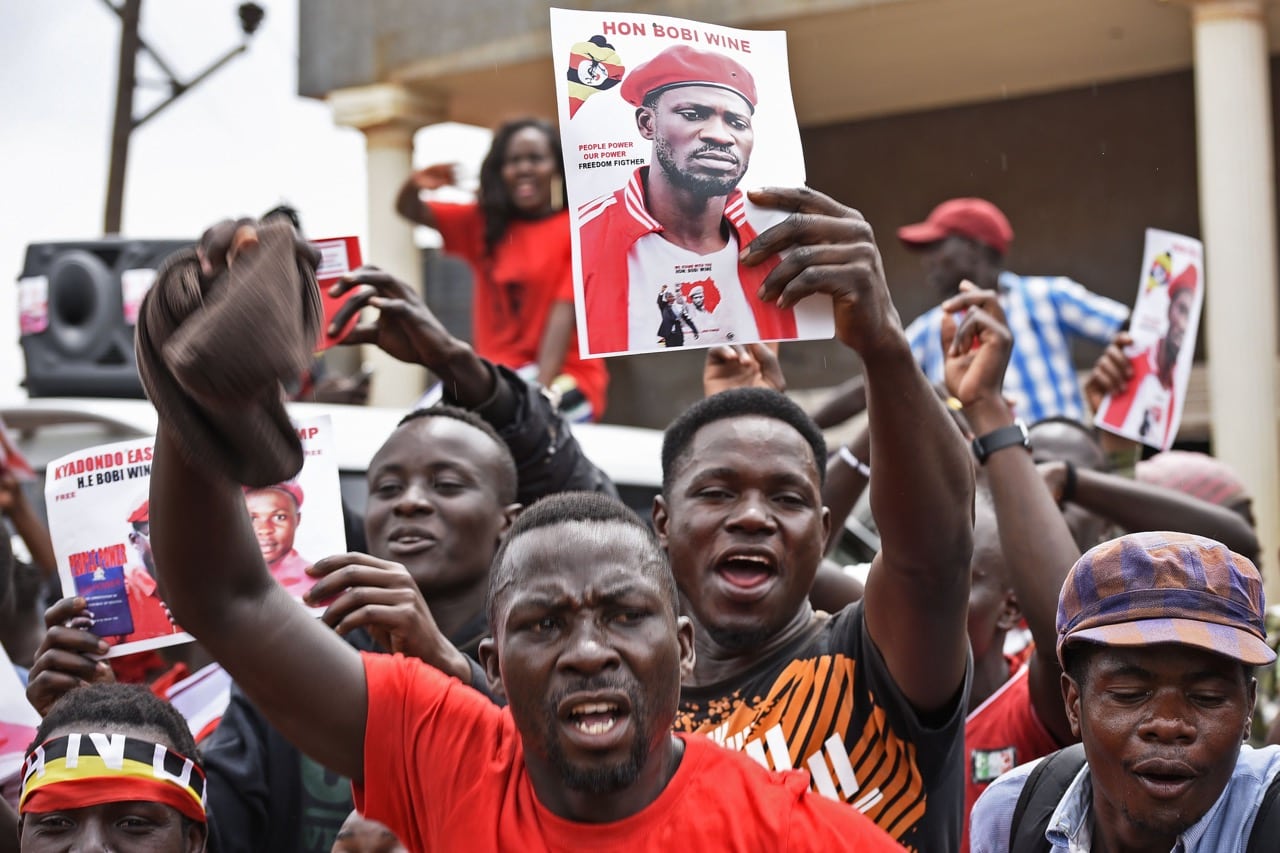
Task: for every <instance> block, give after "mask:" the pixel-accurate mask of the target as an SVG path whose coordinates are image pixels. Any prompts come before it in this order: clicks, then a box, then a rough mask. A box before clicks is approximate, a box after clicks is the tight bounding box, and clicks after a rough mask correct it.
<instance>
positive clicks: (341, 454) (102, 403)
mask: <svg viewBox="0 0 1280 853" xmlns="http://www.w3.org/2000/svg"><path fill="white" fill-rule="evenodd" d="M288 409H289V413H290V415H292V416H293V417H294V418H295V419H296V418H308V417H316V416H318V415H328V416H329V417H330V418H331V419H332V420H333V426H334V431H335V433H336V435H337V438H338V441H337V451H338V452H337V456H338V472H339V478H340V480H341V484H342V497H343V499H344V500H345V501H346V503H347V505H348V506H350V507H351V508H352V509H354V510H356V511H357V512H360V513H363V512H364V505H365V498H366V496H367V490H366V487H365V472H366V471H367V470H368V467H369V461H370V460H371V459H372V458H373V454H374V453H375V452H376V451H377V450H378V448H379V447H381V446H382V443H383V442H384V441H385V440H386V438H387V436H389V435H390V434H391V431H392V430H393V429H395V426H396V424H397V423H399V421H400V419H401V418H402V417H404V415H405V411H404V410H401V409H382V408H374V407H370V406H340V405H332V404H325V403H290V404H288ZM0 418H3V419H4V423H5V425H6V426H7V427H8V428H9V431H10V433H11V435H12V437H13V438H14V439H15V440H16V444H17V446H18V449H19V450H20V451H21V452H22V454H23V455H24V456H26V458H27V460H28V461H29V462H30V463H31V466H32V467H33V468H35V469H36V471H37V472H40V473H41V474H43V471H44V469H45V466H46V465H48V463H49V462H50V461H52V460H54V459H57V458H59V457H60V456H64V455H66V454H68V453H72V452H74V451H76V450H83V449H85V448H88V447H94V446H96V445H100V444H107V443H109V442H113V441H123V440H125V439H129V438H139V437H142V436H148V435H154V434H155V432H156V422H157V417H156V411H155V409H154V408H153V407H152V406H151V404H150V403H149V402H147V401H146V400H120V399H109V398H81V397H76V398H58V397H47V398H34V399H30V400H21V401H14V402H10V403H0ZM573 434H574V436H575V437H576V438H577V439H578V441H579V443H580V444H581V445H582V448H583V451H584V452H585V453H586V454H587V456H588V458H590V459H591V461H592V462H594V463H595V464H596V465H597V466H599V467H600V469H601V470H603V471H604V472H605V473H606V474H608V475H609V477H610V479H612V480H613V482H614V484H615V485H616V486H617V487H618V492H619V494H620V495H621V497H622V499H623V500H624V501H626V502H627V504H628V505H629V506H631V507H632V508H633V509H635V510H636V511H637V512H638V513H639V514H640V517H641V518H645V519H647V518H648V517H649V513H650V511H651V510H652V507H653V496H654V495H655V494H656V493H657V492H658V491H659V490H660V489H661V488H662V465H661V451H662V433H661V432H659V431H658V430H653V429H642V428H639V427H624V426H612V425H608V424H575V425H574V427H573ZM27 488H28V495H29V497H30V498H31V499H32V500H33V502H34V504H35V505H36V506H37V507H39V509H40V512H41V515H43V514H44V484H43V482H37V483H32V484H28V487H27Z"/></svg>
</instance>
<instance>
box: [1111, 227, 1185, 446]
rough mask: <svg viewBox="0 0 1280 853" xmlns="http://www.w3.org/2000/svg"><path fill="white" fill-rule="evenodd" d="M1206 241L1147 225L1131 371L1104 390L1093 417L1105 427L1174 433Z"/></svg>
mask: <svg viewBox="0 0 1280 853" xmlns="http://www.w3.org/2000/svg"><path fill="white" fill-rule="evenodd" d="M1204 284H1205V282H1204V245H1203V244H1202V243H1201V242H1200V241H1199V240H1196V239H1195V238H1193V237H1186V236H1183V235H1182V234H1173V233H1171V232H1169V231H1159V230H1157V229H1155V228H1148V229H1147V241H1146V247H1145V249H1144V251H1143V253H1142V272H1141V275H1140V277H1139V280H1138V300H1137V302H1135V303H1134V306H1133V315H1132V318H1131V320H1130V327H1129V334H1130V335H1131V336H1132V337H1133V344H1132V345H1130V346H1129V347H1127V348H1126V349H1125V355H1126V356H1127V357H1128V359H1129V365H1130V367H1131V368H1132V371H1133V375H1132V377H1131V378H1130V379H1129V381H1128V383H1127V384H1126V385H1125V387H1124V388H1123V389H1122V390H1120V391H1118V392H1116V393H1114V394H1109V395H1107V396H1106V397H1104V398H1103V400H1102V403H1101V404H1100V405H1099V406H1098V413H1097V415H1096V416H1095V418H1094V423H1095V424H1096V425H1097V426H1099V427H1100V428H1102V429H1105V430H1107V431H1108V432H1112V433H1115V434H1116V435H1121V436H1124V437H1125V438H1129V439H1132V440H1133V441H1138V442H1142V443H1143V444H1147V445H1150V446H1151V447H1155V448H1158V449H1160V450H1168V449H1169V448H1170V447H1171V446H1172V445H1173V441H1174V439H1175V438H1177V436H1178V426H1179V424H1181V423H1182V409H1183V407H1184V405H1185V404H1186V399H1187V380H1188V379H1189V378H1190V376H1191V360H1192V357H1193V355H1194V354H1195V350H1196V332H1197V330H1198V329H1199V327H1200V309H1201V306H1203V305H1204Z"/></svg>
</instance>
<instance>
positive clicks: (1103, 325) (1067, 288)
mask: <svg viewBox="0 0 1280 853" xmlns="http://www.w3.org/2000/svg"><path fill="white" fill-rule="evenodd" d="M898 238H899V239H900V240H902V242H903V243H905V244H906V245H907V246H908V247H909V248H911V249H913V250H915V251H917V252H919V253H920V254H921V256H922V258H923V260H924V266H925V276H926V278H927V280H928V283H929V286H930V287H931V288H932V289H933V291H934V293H935V295H936V296H937V298H938V301H939V302H941V301H942V300H944V299H947V298H948V297H950V296H953V295H955V294H956V293H957V292H958V291H959V287H960V282H962V281H965V280H968V281H971V282H973V283H974V284H976V285H977V286H978V287H980V288H985V289H998V290H999V291H1000V301H1001V304H1002V305H1003V307H1004V311H1005V315H1006V316H1007V317H1008V321H1009V329H1010V330H1011V331H1012V332H1013V355H1012V357H1011V358H1010V359H1009V368H1008V371H1007V372H1006V373H1005V377H1004V393H1005V395H1006V396H1007V397H1009V398H1011V399H1012V400H1013V401H1014V412H1015V414H1016V415H1017V416H1018V417H1019V418H1022V419H1023V420H1025V421H1026V422H1027V423H1034V422H1036V421H1038V420H1041V419H1042V418H1046V417H1050V416H1052V415H1065V416H1067V417H1071V418H1076V419H1077V420H1083V419H1084V404H1083V402H1082V400H1081V397H1080V386H1079V383H1078V382H1077V381H1076V373H1075V368H1074V366H1073V365H1072V362H1071V345H1070V339H1071V338H1073V337H1080V338H1085V339H1087V340H1090V341H1094V342H1095V343H1099V344H1105V343H1107V342H1108V341H1110V340H1111V337H1112V335H1114V334H1115V333H1116V332H1117V331H1118V330H1119V329H1120V326H1121V325H1122V324H1123V323H1124V321H1125V319H1126V318H1127V317H1128V316H1129V309H1128V307H1127V306H1125V305H1122V304H1120V303H1119V302H1115V301H1114V300H1111V299H1108V298H1106V297H1105V296H1099V295H1097V294H1096V293H1090V292H1089V291H1088V290H1086V289H1085V287H1084V286H1083V285H1081V284H1079V283H1078V282H1075V281H1072V280H1071V279H1069V278H1065V277H1061V276H1059V277H1046V276H1020V275H1016V274H1014V273H1011V272H1009V271H1007V270H1005V269H1003V263H1004V256H1005V253H1006V252H1007V251H1008V249H1009V244H1010V243H1011V242H1012V241H1013V229H1012V228H1011V227H1010V226H1009V220H1008V219H1006V218H1005V215H1004V214H1003V213H1001V212H1000V209H999V208H997V207H996V206H995V205H993V204H991V203H990V202H988V201H984V200H983V199H980V198H956V199H951V200H950V201H944V202H943V203H942V204H940V205H938V206H937V207H936V208H934V209H933V212H932V213H930V214H929V218H928V219H926V220H925V221H924V222H920V223H917V224H915V225H907V226H904V227H902V228H900V229H898ZM941 328H942V310H941V309H940V308H937V307H935V308H932V309H930V310H929V311H926V312H925V313H924V314H921V315H920V316H919V317H917V318H916V319H915V321H914V322H912V323H911V325H910V326H908V327H907V340H908V341H910V343H911V350H912V352H913V353H914V354H915V357H916V361H917V362H919V364H920V367H921V368H922V369H923V370H924V372H925V374H926V375H928V377H929V379H930V380H932V381H934V382H941V381H942V361H943V358H942V337H941Z"/></svg>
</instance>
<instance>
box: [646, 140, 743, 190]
mask: <svg viewBox="0 0 1280 853" xmlns="http://www.w3.org/2000/svg"><path fill="white" fill-rule="evenodd" d="M701 150H707V151H710V150H719V149H718V148H717V146H712V145H707V146H703V148H702V149H701ZM653 156H654V158H655V159H656V160H657V161H658V165H659V166H660V167H661V168H662V173H663V174H664V175H666V176H667V180H668V181H670V182H671V184H672V185H673V186H675V187H677V188H679V189H682V190H686V191H688V192H691V193H693V194H694V195H697V196H702V197H704V198H715V197H717V196H725V195H728V194H729V193H731V192H733V191H734V189H735V188H736V187H737V186H738V182H739V181H741V180H742V176H743V174H745V173H746V166H745V164H743V163H742V161H738V166H739V171H738V172H737V173H736V174H732V175H721V176H719V177H717V176H715V175H690V174H689V173H687V172H682V171H680V168H679V167H678V166H676V161H675V158H674V157H672V156H671V145H670V143H668V142H667V141H666V140H665V139H655V140H654V143H653Z"/></svg>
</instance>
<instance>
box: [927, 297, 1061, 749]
mask: <svg viewBox="0 0 1280 853" xmlns="http://www.w3.org/2000/svg"><path fill="white" fill-rule="evenodd" d="M961 288H962V292H961V293H960V295H959V296H956V297H953V298H952V299H949V300H947V301H946V302H944V303H943V304H942V309H943V311H944V312H945V314H944V315H943V319H942V350H943V353H944V355H945V358H946V361H945V367H946V379H947V390H948V391H949V392H950V393H951V394H952V396H954V397H955V398H956V399H958V400H959V401H960V402H961V404H962V405H963V406H964V409H963V411H964V415H965V418H966V419H967V420H968V421H969V424H970V426H971V427H972V429H973V432H974V435H976V436H978V437H979V438H982V437H983V436H987V435H989V434H990V433H992V432H994V431H995V430H998V429H1003V428H1005V427H1011V426H1013V424H1014V419H1013V413H1012V412H1011V411H1010V409H1009V405H1008V403H1006V402H1005V401H1004V397H1003V396H1002V394H1001V387H1002V385H1003V380H1004V372H1005V368H1006V367H1007V366H1008V364H1009V355H1010V353H1011V352H1012V351H1013V335H1012V334H1011V333H1010V331H1009V327H1008V325H1007V323H1006V321H1005V317H1004V311H1003V310H1002V309H1001V307H1000V302H999V299H998V298H997V295H996V293H995V291H991V290H978V289H976V288H974V287H973V286H972V285H969V284H967V283H966V284H962V285H961ZM955 312H964V320H963V321H962V322H961V323H960V325H959V328H957V326H956V321H955V319H954V314H955ZM985 467H986V471H987V480H988V485H989V486H990V489H991V497H992V501H993V503H994V504H995V511H996V521H997V523H998V525H999V529H1000V550H1001V552H1002V553H1003V555H1004V562H1005V566H1006V567H1007V569H1008V573H1009V582H1010V584H1011V585H1012V586H1013V591H1014V594H1015V595H1016V596H1017V598H1018V606H1019V608H1020V609H1021V611H1022V615H1023V616H1024V617H1026V620H1027V625H1028V626H1029V627H1030V628H1031V636H1032V637H1033V638H1034V639H1035V654H1034V655H1033V656H1032V658H1031V661H1030V663H1029V672H1028V685H1029V687H1030V691H1031V704H1032V706H1033V707H1034V708H1035V710H1036V715H1037V716H1038V717H1039V718H1040V721H1041V722H1042V723H1044V725H1045V727H1046V728H1047V729H1048V730H1049V732H1050V733H1051V734H1052V735H1053V736H1054V738H1055V739H1056V740H1057V741H1058V742H1059V743H1070V742H1071V741H1073V740H1074V739H1075V738H1074V737H1073V736H1072V734H1071V726H1070V724H1069V723H1068V722H1067V716H1066V709H1065V708H1064V707H1063V704H1062V688H1061V686H1060V681H1061V675H1062V670H1061V668H1060V667H1059V665H1058V657H1057V654H1056V651H1055V649H1056V641H1057V629H1056V624H1055V621H1056V618H1057V612H1058V595H1059V591H1060V590H1061V589H1062V583H1063V581H1064V580H1065V579H1066V576H1067V571H1068V570H1069V569H1070V568H1071V566H1072V565H1073V564H1074V563H1075V561H1076V559H1078V558H1079V556H1080V551H1079V549H1078V548H1077V547H1076V543H1075V540H1074V539H1073V538H1072V536H1071V531H1070V529H1069V528H1068V527H1067V522H1066V520H1065V519H1064V518H1063V517H1062V512H1061V511H1060V510H1059V509H1058V505H1057V503H1056V502H1055V501H1054V499H1053V495H1052V494H1050V492H1049V489H1048V488H1047V487H1046V486H1045V484H1044V480H1043V479H1042V478H1041V476H1040V473H1039V471H1038V470H1037V469H1036V465H1035V462H1034V461H1033V460H1032V458H1031V454H1030V453H1029V452H1027V451H1026V450H1024V449H1023V448H1022V447H1020V446H1017V445H1013V446H1009V447H1006V448H1005V449H1003V450H997V451H995V452H993V453H991V455H990V456H988V457H987V459H986V462H985Z"/></svg>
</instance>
